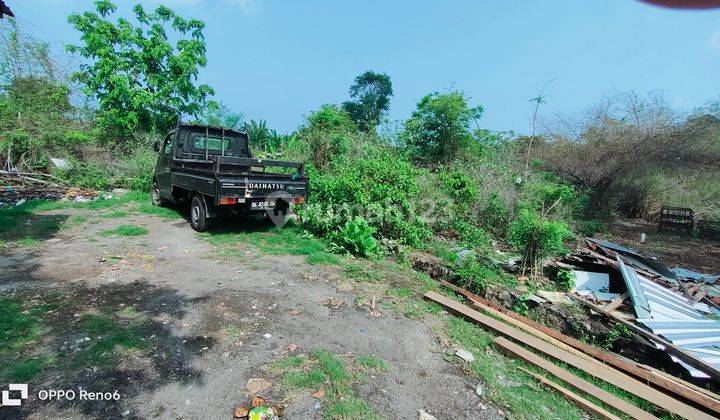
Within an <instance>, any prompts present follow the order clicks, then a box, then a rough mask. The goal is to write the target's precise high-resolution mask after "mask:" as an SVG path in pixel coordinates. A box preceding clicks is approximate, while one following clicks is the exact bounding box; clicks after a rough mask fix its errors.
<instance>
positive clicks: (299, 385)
mask: <svg viewBox="0 0 720 420" xmlns="http://www.w3.org/2000/svg"><path fill="white" fill-rule="evenodd" d="M326 379H327V377H326V376H325V373H323V371H322V370H320V369H311V370H310V371H308V372H288V373H286V374H285V375H283V377H282V379H281V380H280V384H281V385H282V386H285V387H288V388H292V389H313V390H316V389H319V388H320V387H322V386H323V384H324V383H325V381H326Z"/></svg>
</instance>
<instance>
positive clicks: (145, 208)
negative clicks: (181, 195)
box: [137, 202, 182, 220]
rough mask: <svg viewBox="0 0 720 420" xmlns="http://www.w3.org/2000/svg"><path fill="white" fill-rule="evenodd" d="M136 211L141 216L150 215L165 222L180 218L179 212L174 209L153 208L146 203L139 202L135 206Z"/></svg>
mask: <svg viewBox="0 0 720 420" xmlns="http://www.w3.org/2000/svg"><path fill="white" fill-rule="evenodd" d="M137 211H138V212H140V213H142V214H151V215H153V216H158V217H160V218H162V219H165V220H172V219H179V218H182V214H181V212H180V211H179V210H178V209H176V208H171V207H159V206H153V205H152V204H151V203H148V202H141V203H140V204H138V205H137Z"/></svg>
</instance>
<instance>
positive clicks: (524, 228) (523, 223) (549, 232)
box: [509, 209, 572, 274]
mask: <svg viewBox="0 0 720 420" xmlns="http://www.w3.org/2000/svg"><path fill="white" fill-rule="evenodd" d="M571 236H572V232H571V231H570V228H569V227H568V225H567V223H565V222H564V221H562V220H555V221H552V220H548V219H547V218H546V217H545V216H542V215H540V214H538V213H536V212H535V211H532V210H529V209H523V210H521V211H520V213H519V215H518V218H517V219H516V220H513V221H512V222H511V223H510V232H509V242H510V244H511V245H512V246H513V247H514V248H515V250H517V251H518V252H521V253H522V254H523V255H524V261H525V267H526V268H530V270H531V272H533V273H534V274H539V271H541V269H540V270H538V265H539V264H540V263H541V262H542V260H543V259H544V258H546V257H549V256H552V255H555V254H560V253H563V252H565V246H564V241H565V239H567V238H569V237H571Z"/></svg>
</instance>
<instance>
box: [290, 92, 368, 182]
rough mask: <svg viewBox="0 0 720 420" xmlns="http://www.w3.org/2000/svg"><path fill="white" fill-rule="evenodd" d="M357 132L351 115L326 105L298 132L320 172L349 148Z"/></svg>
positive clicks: (314, 113) (335, 106)
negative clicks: (351, 139) (351, 138)
mask: <svg viewBox="0 0 720 420" xmlns="http://www.w3.org/2000/svg"><path fill="white" fill-rule="evenodd" d="M356 132H357V127H356V126H355V123H354V122H353V120H352V118H351V117H350V114H348V113H347V112H346V111H344V110H343V109H342V108H340V107H338V106H337V105H328V104H325V105H323V106H321V107H320V109H318V110H317V111H313V112H312V113H311V114H310V115H309V116H308V117H307V124H306V125H305V126H303V127H302V128H301V129H300V130H299V132H298V139H299V140H300V141H301V142H302V143H303V145H304V146H305V149H306V152H307V155H308V157H309V159H310V161H311V162H312V163H313V165H314V166H315V167H316V168H317V169H319V170H321V171H322V170H325V169H327V167H328V166H329V164H330V161H331V160H332V159H333V158H335V157H336V156H338V155H341V154H342V153H344V152H345V151H346V150H347V148H348V143H349V141H350V140H349V136H350V135H351V134H353V133H356Z"/></svg>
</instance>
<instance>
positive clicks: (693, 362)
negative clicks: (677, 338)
mask: <svg viewBox="0 0 720 420" xmlns="http://www.w3.org/2000/svg"><path fill="white" fill-rule="evenodd" d="M568 296H570V297H571V298H572V299H574V300H575V301H577V302H580V303H581V304H583V305H585V306H587V307H588V308H590V309H592V310H594V311H596V312H598V313H601V314H605V315H607V316H609V317H610V318H612V319H613V320H615V322H619V323H621V324H622V325H624V326H626V327H627V328H629V329H630V330H632V331H633V332H634V333H637V334H639V335H641V336H643V337H644V338H646V339H648V340H651V341H654V342H656V343H660V344H662V345H663V346H664V347H665V351H666V352H667V353H669V354H671V355H673V356H675V357H677V358H678V359H680V360H682V361H683V362H685V363H687V364H688V365H690V366H692V367H694V368H696V369H699V370H701V371H703V372H705V373H706V374H708V375H709V376H710V377H712V378H713V379H715V380H720V371H718V370H717V369H715V367H713V366H712V365H709V364H707V363H705V362H704V361H702V360H700V359H698V358H696V357H694V356H693V355H691V354H689V353H687V352H686V351H685V350H683V349H682V348H680V347H678V346H676V345H675V344H673V343H671V342H669V341H667V340H665V339H664V338H662V337H660V336H657V335H655V334H653V333H651V332H650V331H646V330H644V329H642V328H640V327H638V326H637V325H635V324H633V323H631V322H628V321H626V320H624V319H622V318H618V317H616V316H615V315H613V314H612V313H609V312H605V311H604V310H603V309H602V308H601V307H599V306H597V305H595V304H592V303H590V302H588V301H586V300H584V299H581V298H579V297H577V296H573V295H568Z"/></svg>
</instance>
